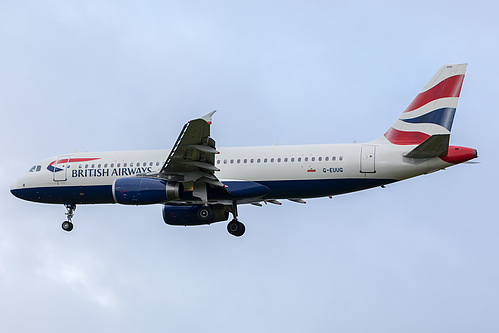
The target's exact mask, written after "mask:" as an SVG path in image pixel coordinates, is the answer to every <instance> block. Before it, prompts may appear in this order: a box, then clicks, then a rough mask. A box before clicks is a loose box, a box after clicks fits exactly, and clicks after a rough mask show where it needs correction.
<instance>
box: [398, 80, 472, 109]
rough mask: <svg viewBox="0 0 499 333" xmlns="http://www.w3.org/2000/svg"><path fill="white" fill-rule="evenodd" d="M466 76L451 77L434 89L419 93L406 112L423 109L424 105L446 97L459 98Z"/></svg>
mask: <svg viewBox="0 0 499 333" xmlns="http://www.w3.org/2000/svg"><path fill="white" fill-rule="evenodd" d="M463 80H464V74H462V75H455V76H451V77H449V78H447V79H445V80H443V81H442V82H440V83H439V84H437V85H436V86H434V87H433V88H430V89H428V90H426V91H424V92H422V93H419V94H418V95H417V96H416V98H414V100H413V101H412V102H411V104H409V106H408V107H407V108H406V109H405V111H404V112H410V111H413V110H416V109H417V108H420V107H422V106H423V105H425V104H427V103H429V102H432V101H434V100H437V99H439V98H445V97H459V94H460V92H461V87H462V85H463Z"/></svg>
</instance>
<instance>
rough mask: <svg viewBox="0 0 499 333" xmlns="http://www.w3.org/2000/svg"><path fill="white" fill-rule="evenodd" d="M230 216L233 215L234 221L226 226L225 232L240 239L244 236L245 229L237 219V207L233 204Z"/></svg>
mask: <svg viewBox="0 0 499 333" xmlns="http://www.w3.org/2000/svg"><path fill="white" fill-rule="evenodd" d="M232 215H234V219H233V220H232V221H230V222H229V224H227V231H228V232H229V234H231V235H233V236H236V237H241V236H242V235H244V232H245V231H246V227H245V226H244V224H242V223H241V222H239V221H238V219H237V205H236V204H235V203H234V205H233V206H232Z"/></svg>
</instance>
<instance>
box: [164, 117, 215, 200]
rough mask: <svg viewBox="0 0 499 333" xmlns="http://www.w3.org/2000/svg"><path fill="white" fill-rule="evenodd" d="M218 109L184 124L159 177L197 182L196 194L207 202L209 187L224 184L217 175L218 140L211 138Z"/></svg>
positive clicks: (194, 185) (194, 184)
mask: <svg viewBox="0 0 499 333" xmlns="http://www.w3.org/2000/svg"><path fill="white" fill-rule="evenodd" d="M214 113H215V111H213V112H210V113H208V114H207V115H205V116H204V117H202V118H199V119H194V120H191V121H189V122H188V123H187V124H185V125H184V127H183V128H182V131H181V132H180V135H179V136H178V139H177V141H176V142H175V145H174V146H173V148H172V150H171V151H170V154H169V155H168V158H167V159H166V161H165V163H164V164H163V167H162V168H161V171H160V172H159V174H158V175H157V176H158V177H161V178H164V179H168V180H174V181H179V182H182V183H189V182H191V183H193V196H195V197H198V198H200V199H201V200H202V201H203V203H207V202H208V199H207V194H206V186H207V184H210V185H211V186H215V187H223V184H222V183H221V182H220V181H219V180H218V178H217V177H216V176H215V171H218V168H217V167H216V166H215V154H217V153H218V152H217V150H216V148H215V140H213V139H212V138H211V137H210V125H211V119H212V116H213V114H214Z"/></svg>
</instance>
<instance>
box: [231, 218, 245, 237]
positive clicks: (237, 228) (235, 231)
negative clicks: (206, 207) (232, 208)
mask: <svg viewBox="0 0 499 333" xmlns="http://www.w3.org/2000/svg"><path fill="white" fill-rule="evenodd" d="M227 231H228V232H229V234H231V235H232V236H236V237H241V236H242V235H244V232H245V231H246V227H245V226H244V224H242V223H241V222H239V221H238V220H232V221H230V222H229V224H227Z"/></svg>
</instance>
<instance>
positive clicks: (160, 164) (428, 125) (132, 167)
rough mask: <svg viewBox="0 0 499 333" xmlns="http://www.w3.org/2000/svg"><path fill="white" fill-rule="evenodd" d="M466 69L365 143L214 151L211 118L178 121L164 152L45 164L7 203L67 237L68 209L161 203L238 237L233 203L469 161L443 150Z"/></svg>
mask: <svg viewBox="0 0 499 333" xmlns="http://www.w3.org/2000/svg"><path fill="white" fill-rule="evenodd" d="M466 67H467V64H453V65H444V66H442V67H440V69H439V70H438V71H437V72H436V73H435V75H434V76H433V77H432V78H431V79H430V80H429V81H428V83H427V84H426V85H425V86H424V87H423V89H422V90H421V91H420V92H419V93H418V94H417V95H416V97H415V98H414V100H413V101H412V102H411V103H410V104H409V106H408V107H407V108H406V109H405V110H404V111H403V112H402V113H401V115H400V116H399V117H398V119H397V120H396V121H395V122H394V123H393V125H392V126H391V127H390V128H389V129H388V130H387V131H386V132H385V133H384V134H383V135H381V136H380V137H379V138H377V139H375V140H373V141H370V142H367V143H353V144H319V145H296V146H262V147H233V148H218V147H217V146H216V144H215V141H214V140H213V138H212V137H211V136H210V127H211V124H212V116H213V114H214V113H215V111H213V112H210V113H209V114H207V115H206V116H204V117H202V118H198V119H194V120H191V121H189V122H187V123H186V124H185V125H184V127H183V128H182V130H181V132H180V135H179V136H178V139H177V140H176V142H175V144H174V145H173V148H172V149H171V150H152V151H124V152H93V153H73V154H69V153H68V154H63V155H58V156H54V157H50V158H47V159H45V160H43V161H41V162H39V163H37V164H36V165H35V166H33V167H32V168H31V169H30V170H29V172H27V173H26V174H24V175H23V176H21V177H20V178H18V179H17V181H16V182H15V183H14V184H13V185H12V186H11V189H10V190H11V192H12V194H13V195H14V196H16V197H18V198H20V199H24V200H28V201H34V202H41V203H49V204H63V205H64V206H65V208H66V217H67V218H66V221H64V222H63V223H62V229H63V230H65V231H71V230H72V229H73V222H72V218H73V216H74V210H75V209H76V205H80V204H110V203H119V204H123V205H152V204H161V205H163V208H162V211H163V220H164V222H165V223H167V224H169V225H185V226H193V225H206V224H211V223H214V222H221V221H228V219H229V213H230V214H232V217H233V218H232V220H231V221H230V222H228V224H227V230H228V232H229V233H230V234H231V235H234V236H237V237H239V236H242V235H243V234H244V232H245V229H246V228H245V225H244V224H243V223H242V222H240V221H239V219H238V210H237V207H238V205H241V204H253V205H257V206H261V205H262V203H271V204H277V205H279V204H281V202H280V201H279V200H283V199H284V200H286V199H287V200H290V201H293V202H297V203H305V201H304V199H309V198H319V197H330V198H331V197H332V196H335V195H339V194H344V193H349V192H354V191H360V190H365V189H369V188H374V187H384V186H385V185H387V184H390V183H394V182H397V181H400V180H403V179H407V178H412V177H415V176H419V175H422V174H428V173H431V172H434V171H438V170H442V169H445V168H447V167H450V166H454V165H457V164H460V163H463V162H466V161H469V160H471V159H474V158H477V157H478V154H477V150H476V149H473V148H467V147H461V146H454V145H449V142H450V132H451V127H452V123H453V120H454V115H455V112H456V107H457V103H458V99H459V95H460V92H461V87H462V84H463V80H464V74H465V71H466Z"/></svg>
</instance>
